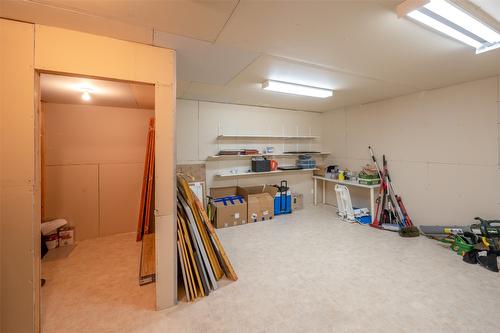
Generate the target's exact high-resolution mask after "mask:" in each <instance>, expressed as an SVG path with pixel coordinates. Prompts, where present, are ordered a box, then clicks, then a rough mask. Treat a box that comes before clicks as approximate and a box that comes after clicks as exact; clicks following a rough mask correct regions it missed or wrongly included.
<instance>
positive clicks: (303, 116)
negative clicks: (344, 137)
mask: <svg viewBox="0 0 500 333" xmlns="http://www.w3.org/2000/svg"><path fill="white" fill-rule="evenodd" d="M321 121H322V115H321V114H320V113H315V112H303V111H292V110H282V109H275V108H263V107H254V106H244V105H235V104H223V103H212V102H201V101H200V102H198V101H192V100H177V163H178V164H192V163H206V166H207V168H206V169H207V185H208V186H207V187H208V188H210V187H218V186H231V185H243V186H245V185H257V184H276V183H279V181H280V180H282V179H286V180H288V182H289V185H290V186H291V187H292V190H293V191H296V192H299V193H302V194H304V201H305V202H306V203H311V202H312V193H311V190H312V186H313V184H312V178H311V176H312V173H303V174H294V175H291V174H288V175H280V176H273V177H269V176H258V177H252V178H239V179H236V178H235V179H230V180H216V179H215V178H214V176H215V175H216V174H217V173H219V172H220V171H221V170H230V169H234V168H238V169H240V170H244V169H247V168H249V166H250V161H249V160H242V161H235V160H230V161H206V159H207V157H208V156H210V155H215V154H217V153H218V151H219V150H221V149H236V148H256V149H259V150H262V149H263V148H264V147H266V146H273V147H274V148H275V151H276V152H277V153H278V152H283V151H297V150H314V151H321V150H322V140H321V139H318V140H287V141H284V140H281V139H267V140H261V139H251V140H248V139H247V140H243V139H237V140H233V139H231V140H229V139H223V140H218V139H217V136H218V135H219V134H262V135H264V134H265V135H315V136H319V137H320V138H321V136H322V125H321ZM317 161H318V162H320V161H321V159H320V158H317ZM278 163H280V164H283V165H285V164H295V158H286V159H278Z"/></svg>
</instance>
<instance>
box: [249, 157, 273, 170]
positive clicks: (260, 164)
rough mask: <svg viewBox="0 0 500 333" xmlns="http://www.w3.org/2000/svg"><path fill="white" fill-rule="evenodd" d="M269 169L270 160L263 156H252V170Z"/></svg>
mask: <svg viewBox="0 0 500 333" xmlns="http://www.w3.org/2000/svg"><path fill="white" fill-rule="evenodd" d="M268 171H271V161H269V160H267V159H265V158H255V157H254V158H252V172H268Z"/></svg>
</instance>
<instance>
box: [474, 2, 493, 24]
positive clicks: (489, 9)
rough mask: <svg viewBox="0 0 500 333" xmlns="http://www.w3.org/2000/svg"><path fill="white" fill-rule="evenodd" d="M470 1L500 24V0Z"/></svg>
mask: <svg viewBox="0 0 500 333" xmlns="http://www.w3.org/2000/svg"><path fill="white" fill-rule="evenodd" d="M470 1H471V2H472V3H473V4H475V5H476V6H478V7H479V8H481V9H482V10H483V11H485V12H486V13H488V14H489V15H491V16H492V17H494V18H495V19H496V20H497V21H499V22H500V1H498V0H470Z"/></svg>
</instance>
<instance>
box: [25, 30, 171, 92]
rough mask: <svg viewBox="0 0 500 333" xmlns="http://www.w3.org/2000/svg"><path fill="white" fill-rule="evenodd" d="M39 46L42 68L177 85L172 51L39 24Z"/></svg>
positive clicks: (38, 64)
mask: <svg viewBox="0 0 500 333" xmlns="http://www.w3.org/2000/svg"><path fill="white" fill-rule="evenodd" d="M35 45H37V48H36V52H35V66H36V68H38V69H43V70H50V71H58V72H64V73H75V74H80V73H81V74H84V75H91V76H97V77H110V78H115V79H120V80H127V81H137V82H149V83H155V82H160V83H163V84H172V83H173V82H174V72H173V70H174V66H173V62H174V57H175V52H174V51H172V50H167V49H161V48H153V47H151V46H148V45H142V44H134V43H129V42H125V41H121V40H117V39H113V38H108V37H102V36H97V35H91V34H87V33H81V32H76V31H71V30H65V29H59V28H53V27H47V26H41V25H35ZM54 54H61V55H64V56H58V57H54ZM151 64H154V65H153V66H152V65H151Z"/></svg>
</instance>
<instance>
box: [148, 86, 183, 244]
mask: <svg viewBox="0 0 500 333" xmlns="http://www.w3.org/2000/svg"><path fill="white" fill-rule="evenodd" d="M155 89H156V90H155V110H156V112H155V119H156V121H155V125H156V131H155V186H156V189H157V190H156V192H155V209H156V211H157V214H158V215H172V214H174V200H175V199H174V186H175V185H174V178H173V175H174V174H175V161H174V156H175V130H176V129H175V88H174V86H172V85H169V86H166V85H160V84H157V85H156V87H155ZM143 156H144V155H143ZM158 189H165V190H164V191H159V190H158ZM167 189H168V190H167ZM173 232H175V233H174V234H173V236H174V238H172V239H173V243H174V244H173V245H175V247H176V248H177V242H176V239H177V235H176V229H174V230H173Z"/></svg>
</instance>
